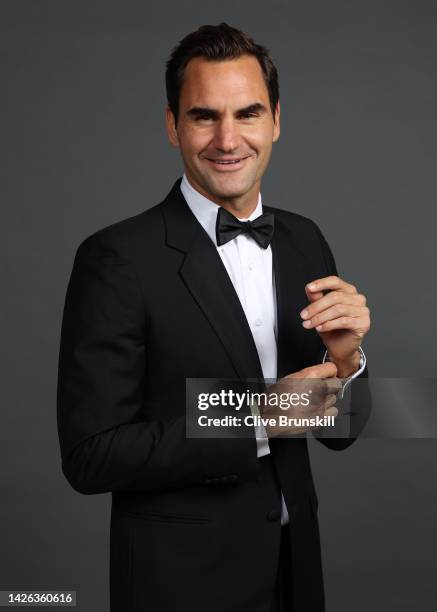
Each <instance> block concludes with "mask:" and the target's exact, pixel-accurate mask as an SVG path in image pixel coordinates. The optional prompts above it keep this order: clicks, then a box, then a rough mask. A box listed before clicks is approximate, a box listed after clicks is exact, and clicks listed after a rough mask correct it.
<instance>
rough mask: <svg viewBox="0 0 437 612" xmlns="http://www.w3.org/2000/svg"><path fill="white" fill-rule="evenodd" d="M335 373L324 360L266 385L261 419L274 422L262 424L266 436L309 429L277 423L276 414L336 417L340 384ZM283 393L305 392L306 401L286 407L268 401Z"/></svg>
mask: <svg viewBox="0 0 437 612" xmlns="http://www.w3.org/2000/svg"><path fill="white" fill-rule="evenodd" d="M336 374H337V368H336V366H335V365H334V364H333V363H331V362H327V363H322V364H319V365H315V366H311V367H309V368H304V369H303V370H300V371H299V372H294V373H293V374H289V375H288V376H285V377H284V378H281V379H280V380H278V382H276V383H275V384H273V385H271V386H270V387H269V388H268V396H267V401H266V402H265V403H264V404H261V405H260V406H259V408H260V412H261V416H262V417H263V419H269V418H272V421H274V424H267V425H266V426H265V429H266V432H267V435H268V437H269V438H275V437H277V436H281V435H290V434H292V435H296V434H302V433H305V432H306V431H308V430H309V429H310V427H308V426H296V425H294V424H287V425H281V424H280V423H279V419H278V417H279V416H280V415H285V416H287V417H288V418H289V419H293V418H314V417H317V416H319V417H324V416H334V417H335V416H337V414H338V410H337V408H336V407H335V406H334V404H335V401H336V399H337V395H338V393H339V391H340V390H341V388H342V384H341V381H340V380H339V379H338V378H336ZM285 393H286V394H288V397H289V398H291V397H292V396H291V394H298V395H299V396H302V394H303V393H306V394H308V398H309V403H308V405H304V404H298V405H294V406H293V405H291V404H290V405H289V406H288V407H287V409H286V410H284V409H283V408H281V407H280V406H278V405H274V401H272V400H275V399H277V398H281V397H284V396H283V395H281V394H285ZM275 396H276V397H275Z"/></svg>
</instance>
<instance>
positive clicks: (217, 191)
mask: <svg viewBox="0 0 437 612" xmlns="http://www.w3.org/2000/svg"><path fill="white" fill-rule="evenodd" d="M253 185H254V183H251V182H249V181H242V180H230V178H228V177H227V180H223V181H211V182H210V190H211V192H212V193H213V194H214V195H215V196H217V197H219V198H239V197H241V196H243V195H245V194H246V193H248V192H249V191H250V190H251V189H252V188H253Z"/></svg>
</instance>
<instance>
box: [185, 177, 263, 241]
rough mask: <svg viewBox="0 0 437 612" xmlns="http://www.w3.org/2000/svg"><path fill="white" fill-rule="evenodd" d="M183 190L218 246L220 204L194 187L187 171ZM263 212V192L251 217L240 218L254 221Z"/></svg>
mask: <svg viewBox="0 0 437 612" xmlns="http://www.w3.org/2000/svg"><path fill="white" fill-rule="evenodd" d="M181 191H182V195H183V196H184V198H185V199H186V201H187V204H188V206H189V207H190V209H191V212H192V213H193V215H194V216H195V217H196V219H197V220H198V221H199V223H200V225H201V226H202V227H203V229H204V230H205V231H206V233H207V234H208V236H209V237H210V238H211V240H212V241H213V243H214V244H215V245H216V246H217V241H216V236H215V225H216V221H217V213H218V209H219V208H220V206H219V205H218V204H215V203H214V202H212V201H211V200H208V198H205V196H203V195H202V194H201V193H199V192H198V191H197V190H196V189H194V187H193V186H192V185H191V184H190V183H189V181H188V179H187V176H186V174H185V173H184V176H183V177H182V182H181ZM262 212H263V211H262V200H261V194H259V195H258V204H257V205H256V208H255V210H254V211H253V212H252V214H251V215H250V217H247V219H240V221H253V220H254V219H256V218H257V217H260V216H261V215H262Z"/></svg>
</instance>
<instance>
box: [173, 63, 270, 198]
mask: <svg viewBox="0 0 437 612" xmlns="http://www.w3.org/2000/svg"><path fill="white" fill-rule="evenodd" d="M166 120H167V132H168V136H169V139H170V142H171V143H172V144H173V145H174V146H176V147H180V149H181V154H182V158H183V161H184V166H185V172H186V174H187V177H188V179H189V180H190V182H191V184H192V185H193V186H194V187H195V188H196V189H197V190H198V191H199V192H200V193H202V194H203V195H205V196H206V197H207V198H209V199H211V200H213V201H215V202H217V203H219V204H220V203H222V202H226V201H229V200H234V201H235V202H236V203H237V206H238V203H239V202H240V204H241V207H242V208H243V207H244V206H245V205H247V202H248V201H249V200H250V199H251V198H252V199H253V197H254V196H256V195H257V194H258V191H259V188H260V179H261V177H262V175H263V174H264V172H265V170H266V168H267V165H268V163H269V159H270V154H271V150H272V143H273V142H274V141H276V140H277V139H278V138H279V104H278V107H277V109H276V116H275V119H274V117H273V115H272V111H271V108H270V101H269V94H268V90H267V86H266V84H265V81H264V78H263V74H262V70H261V67H260V65H259V63H258V60H257V59H256V58H255V57H253V56H250V55H247V56H243V57H240V58H238V59H232V60H226V61H207V60H205V59H204V58H195V59H192V60H191V61H190V62H189V63H188V65H187V67H186V70H185V78H184V82H183V85H182V88H181V94H180V99H179V119H178V124H177V126H175V121H174V116H173V113H171V111H170V110H169V109H168V108H167V113H166Z"/></svg>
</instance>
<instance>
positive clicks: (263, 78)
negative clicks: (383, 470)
mask: <svg viewBox="0 0 437 612" xmlns="http://www.w3.org/2000/svg"><path fill="white" fill-rule="evenodd" d="M166 84H167V97H168V108H167V111H166V124H167V131H168V137H169V139H170V142H171V144H172V145H174V146H175V147H178V148H179V149H180V152H181V155H182V159H183V163H184V170H185V173H184V176H183V178H182V180H181V179H178V180H177V181H176V183H175V184H174V186H173V188H172V189H171V191H170V193H169V194H168V195H167V197H166V198H165V200H164V201H163V202H162V203H161V204H159V205H157V206H154V207H152V208H150V209H149V210H147V211H146V212H144V213H141V214H140V215H137V216H136V217H133V218H130V219H127V220H125V221H122V222H120V223H116V224H115V225H112V226H111V227H108V228H105V229H103V230H101V231H99V232H97V233H96V234H94V235H92V236H91V237H89V238H88V239H87V240H85V241H84V242H83V243H82V244H81V246H80V247H79V249H78V252H77V255H76V259H75V263H74V268H73V272H72V276H71V280H70V284H69V288H68V292H67V298H66V305H65V311H64V319H63V327H62V339H61V351H60V364H59V388H58V401H59V404H58V406H59V435H60V441H61V450H62V460H63V470H64V473H65V475H66V477H67V479H68V480H69V482H70V483H71V485H72V486H73V487H74V488H75V489H76V490H78V491H79V492H81V493H85V494H93V493H105V492H112V515H111V568H110V584H111V611H112V612H130V611H132V612H133V611H136V612H140V611H141V612H142V611H144V612H145V611H148V612H161V611H163V610H165V611H172V610H182V611H184V612H185V611H186V612H200V611H202V612H203V611H204V610H208V611H209V612H223V611H227V612H244V611H250V612H271V611H272V610H276V611H279V610H282V611H292V610H293V611H296V612H303V611H305V612H308V611H314V612H320V611H321V610H323V609H324V596H323V581H322V571H321V562H320V544H319V532H318V524H317V498H316V494H315V490H314V485H313V481H312V476H311V469H310V464H309V458H308V451H307V443H306V437H305V435H295V436H294V437H291V438H290V437H282V438H279V437H275V436H276V433H277V432H275V431H274V430H273V429H270V428H269V427H267V432H266V433H267V434H268V436H269V439H267V438H265V437H264V438H263V437H262V432H261V433H260V432H259V431H258V430H257V436H256V435H255V430H254V431H253V435H252V436H250V437H246V438H241V439H238V438H217V439H198V438H188V437H187V436H186V430H185V426H186V415H185V381H186V379H187V378H214V379H217V378H219V377H222V378H226V379H239V380H245V379H248V378H257V379H262V378H264V379H271V378H273V379H276V378H278V379H281V378H282V381H283V383H284V384H287V385H288V388H293V384H295V383H296V379H300V378H306V379H308V378H310V379H321V380H322V381H325V383H326V395H325V397H324V403H323V410H322V412H323V413H324V414H337V408H336V407H334V406H333V404H334V401H333V400H332V396H334V399H335V394H336V392H337V391H338V388H339V387H338V383H339V379H348V380H350V379H351V378H352V377H357V376H360V377H363V376H366V369H365V363H364V361H363V360H364V355H363V353H362V351H361V349H360V345H361V342H362V339H363V337H364V335H365V334H366V332H367V331H368V329H369V325H370V320H369V310H368V308H367V306H366V300H365V298H364V296H362V295H360V294H359V293H358V292H357V290H356V289H355V287H354V286H353V285H351V284H349V283H347V282H345V281H344V280H342V279H340V278H339V277H338V276H337V271H336V268H335V263H334V259H333V257H332V254H331V251H330V249H329V247H328V245H327V243H326V241H325V239H324V238H323V236H322V234H321V233H320V230H319V229H318V228H317V226H316V225H315V224H314V223H313V222H312V221H310V220H309V219H306V218H304V217H302V216H299V215H296V214H293V213H289V212H285V211H282V210H280V209H276V208H270V207H265V206H264V207H263V206H262V203H261V195H260V182H261V177H262V176H263V174H264V172H265V170H266V168H267V165H268V162H269V159H270V154H271V149H272V144H273V142H275V141H276V140H277V139H278V137H279V130H280V123H279V122H280V105H279V93H278V91H279V90H278V82H277V72H276V69H275V67H274V65H273V62H272V60H271V58H270V55H269V53H268V52H267V50H266V49H264V48H263V47H261V46H259V45H256V44H255V43H254V42H253V41H252V40H251V39H250V38H249V37H248V36H246V35H245V34H243V33H242V32H240V31H238V30H236V29H234V28H231V27H230V26H228V25H226V24H220V25H219V26H204V27H202V28H199V29H198V30H197V31H196V32H193V33H192V34H190V35H188V36H187V37H186V38H185V39H184V40H182V41H181V43H180V44H179V45H178V46H177V47H176V48H175V49H174V50H173V53H172V56H171V58H170V60H169V62H168V64H167V73H166ZM262 213H264V216H262ZM247 221H250V223H247ZM323 361H324V363H322V362H323ZM284 377H287V378H284ZM278 384H281V383H280V382H279V383H278ZM329 390H330V391H329ZM333 390H334V391H333ZM354 406H355V404H354ZM260 409H261V411H263V409H264V410H266V406H264V408H263V406H260ZM354 412H355V413H357V411H356V410H354ZM302 431H303V430H300V429H299V428H297V429H296V430H295V431H291V430H290V432H289V433H292V434H296V433H298V434H302ZM321 441H322V442H323V443H324V444H326V445H327V446H328V447H331V448H334V449H342V448H346V447H347V446H348V445H349V444H350V443H351V442H352V439H336V438H334V439H332V438H323V439H321Z"/></svg>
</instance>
